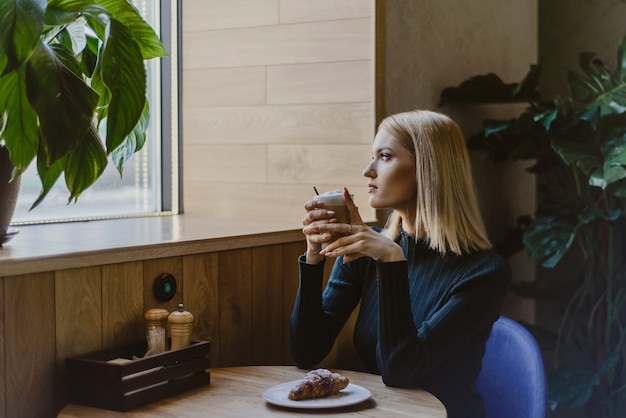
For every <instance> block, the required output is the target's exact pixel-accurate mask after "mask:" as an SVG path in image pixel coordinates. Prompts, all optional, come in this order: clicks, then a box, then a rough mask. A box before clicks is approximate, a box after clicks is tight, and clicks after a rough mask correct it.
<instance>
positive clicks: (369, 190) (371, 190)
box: [367, 184, 378, 193]
mask: <svg viewBox="0 0 626 418" xmlns="http://www.w3.org/2000/svg"><path fill="white" fill-rule="evenodd" d="M376 190H378V187H376V186H374V185H373V184H368V185H367V192H368V193H372V192H375V191H376Z"/></svg>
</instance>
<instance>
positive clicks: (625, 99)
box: [568, 53, 626, 115]
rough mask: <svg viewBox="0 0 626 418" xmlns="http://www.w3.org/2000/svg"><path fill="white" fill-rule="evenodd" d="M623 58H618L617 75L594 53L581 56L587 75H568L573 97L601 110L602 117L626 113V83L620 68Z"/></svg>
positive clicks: (581, 62) (582, 65)
mask: <svg viewBox="0 0 626 418" xmlns="http://www.w3.org/2000/svg"><path fill="white" fill-rule="evenodd" d="M620 59H623V58H622V57H619V56H618V69H617V71H618V72H616V73H615V74H611V72H610V71H609V70H608V69H607V68H606V67H605V66H604V64H603V63H602V61H600V60H599V59H598V58H596V57H595V54H592V53H581V54H580V66H581V68H582V69H583V71H584V73H585V75H579V74H576V73H574V72H572V71H570V72H569V73H568V83H569V87H570V90H571V92H572V95H573V96H574V98H575V99H576V100H577V101H578V102H581V103H587V104H589V106H590V107H592V108H596V107H597V108H599V109H600V113H601V114H602V115H608V114H612V113H623V112H624V111H626V94H625V93H624V90H625V89H626V82H625V81H624V80H623V77H622V74H621V72H622V71H623V69H621V68H620V66H621V62H620V61H619V60H620Z"/></svg>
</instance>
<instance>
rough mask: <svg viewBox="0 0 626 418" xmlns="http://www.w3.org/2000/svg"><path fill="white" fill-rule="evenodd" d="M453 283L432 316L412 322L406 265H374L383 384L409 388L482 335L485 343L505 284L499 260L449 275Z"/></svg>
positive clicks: (504, 265)
mask: <svg viewBox="0 0 626 418" xmlns="http://www.w3.org/2000/svg"><path fill="white" fill-rule="evenodd" d="M447 274H454V275H456V276H459V277H455V278H454V280H449V278H444V277H439V279H441V282H442V283H448V284H449V283H453V284H452V286H451V287H450V289H448V290H446V292H445V293H446V295H445V297H444V298H443V299H442V300H441V302H440V303H439V304H438V306H437V309H436V310H435V311H434V313H433V314H432V315H430V316H429V317H428V318H425V320H424V321H423V322H422V323H421V324H415V323H414V321H413V317H412V309H411V304H412V303H416V302H415V301H412V300H411V297H410V292H409V284H408V283H409V280H408V273H407V265H406V262H405V261H401V262H394V263H377V275H378V289H379V328H378V345H377V347H376V357H377V363H378V367H379V370H380V373H381V376H382V378H383V381H384V382H385V384H387V385H389V386H408V385H411V384H413V382H416V381H419V379H420V378H422V377H423V376H425V375H426V374H427V373H429V372H430V371H431V370H432V369H434V368H436V367H438V366H440V365H441V364H442V363H443V362H445V361H447V360H449V359H450V358H451V357H452V356H453V355H454V354H455V352H456V351H458V350H462V349H463V347H464V346H466V345H467V344H469V343H470V341H472V340H473V339H474V338H476V337H477V336H479V335H480V334H481V333H482V334H483V337H484V338H485V339H486V337H487V336H488V332H489V330H490V329H491V324H492V323H493V322H494V321H495V320H496V319H497V318H498V316H499V314H500V307H501V304H502V301H503V300H504V297H505V295H506V292H507V290H508V286H509V283H510V268H509V266H508V264H507V263H506V262H504V260H500V259H497V258H491V259H488V260H483V261H481V262H480V263H476V264H472V265H469V266H468V267H467V268H466V269H465V270H464V271H455V272H448V273H447Z"/></svg>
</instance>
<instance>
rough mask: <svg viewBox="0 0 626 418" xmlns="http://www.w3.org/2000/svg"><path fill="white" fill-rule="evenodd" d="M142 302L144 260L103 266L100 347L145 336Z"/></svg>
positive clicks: (140, 338)
mask: <svg viewBox="0 0 626 418" xmlns="http://www.w3.org/2000/svg"><path fill="white" fill-rule="evenodd" d="M143 306H144V304H143V262H141V261H133V262H128V263H120V264H109V265H105V266H102V346H103V348H109V347H119V346H123V345H128V344H132V343H134V342H137V341H141V340H142V339H143V338H145V331H144V330H145V327H144V321H143V314H144V310H143Z"/></svg>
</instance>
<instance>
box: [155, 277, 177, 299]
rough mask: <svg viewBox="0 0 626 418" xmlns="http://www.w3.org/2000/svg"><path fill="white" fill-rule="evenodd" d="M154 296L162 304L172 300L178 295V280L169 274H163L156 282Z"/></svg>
mask: <svg viewBox="0 0 626 418" xmlns="http://www.w3.org/2000/svg"><path fill="white" fill-rule="evenodd" d="M153 290H154V296H156V298H157V299H158V300H160V301H162V302H167V301H168V300H171V299H172V298H173V297H174V295H176V278H175V277H174V276H172V275H171V274H169V273H163V274H161V275H160V276H159V277H157V278H156V279H155V280H154V286H153Z"/></svg>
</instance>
